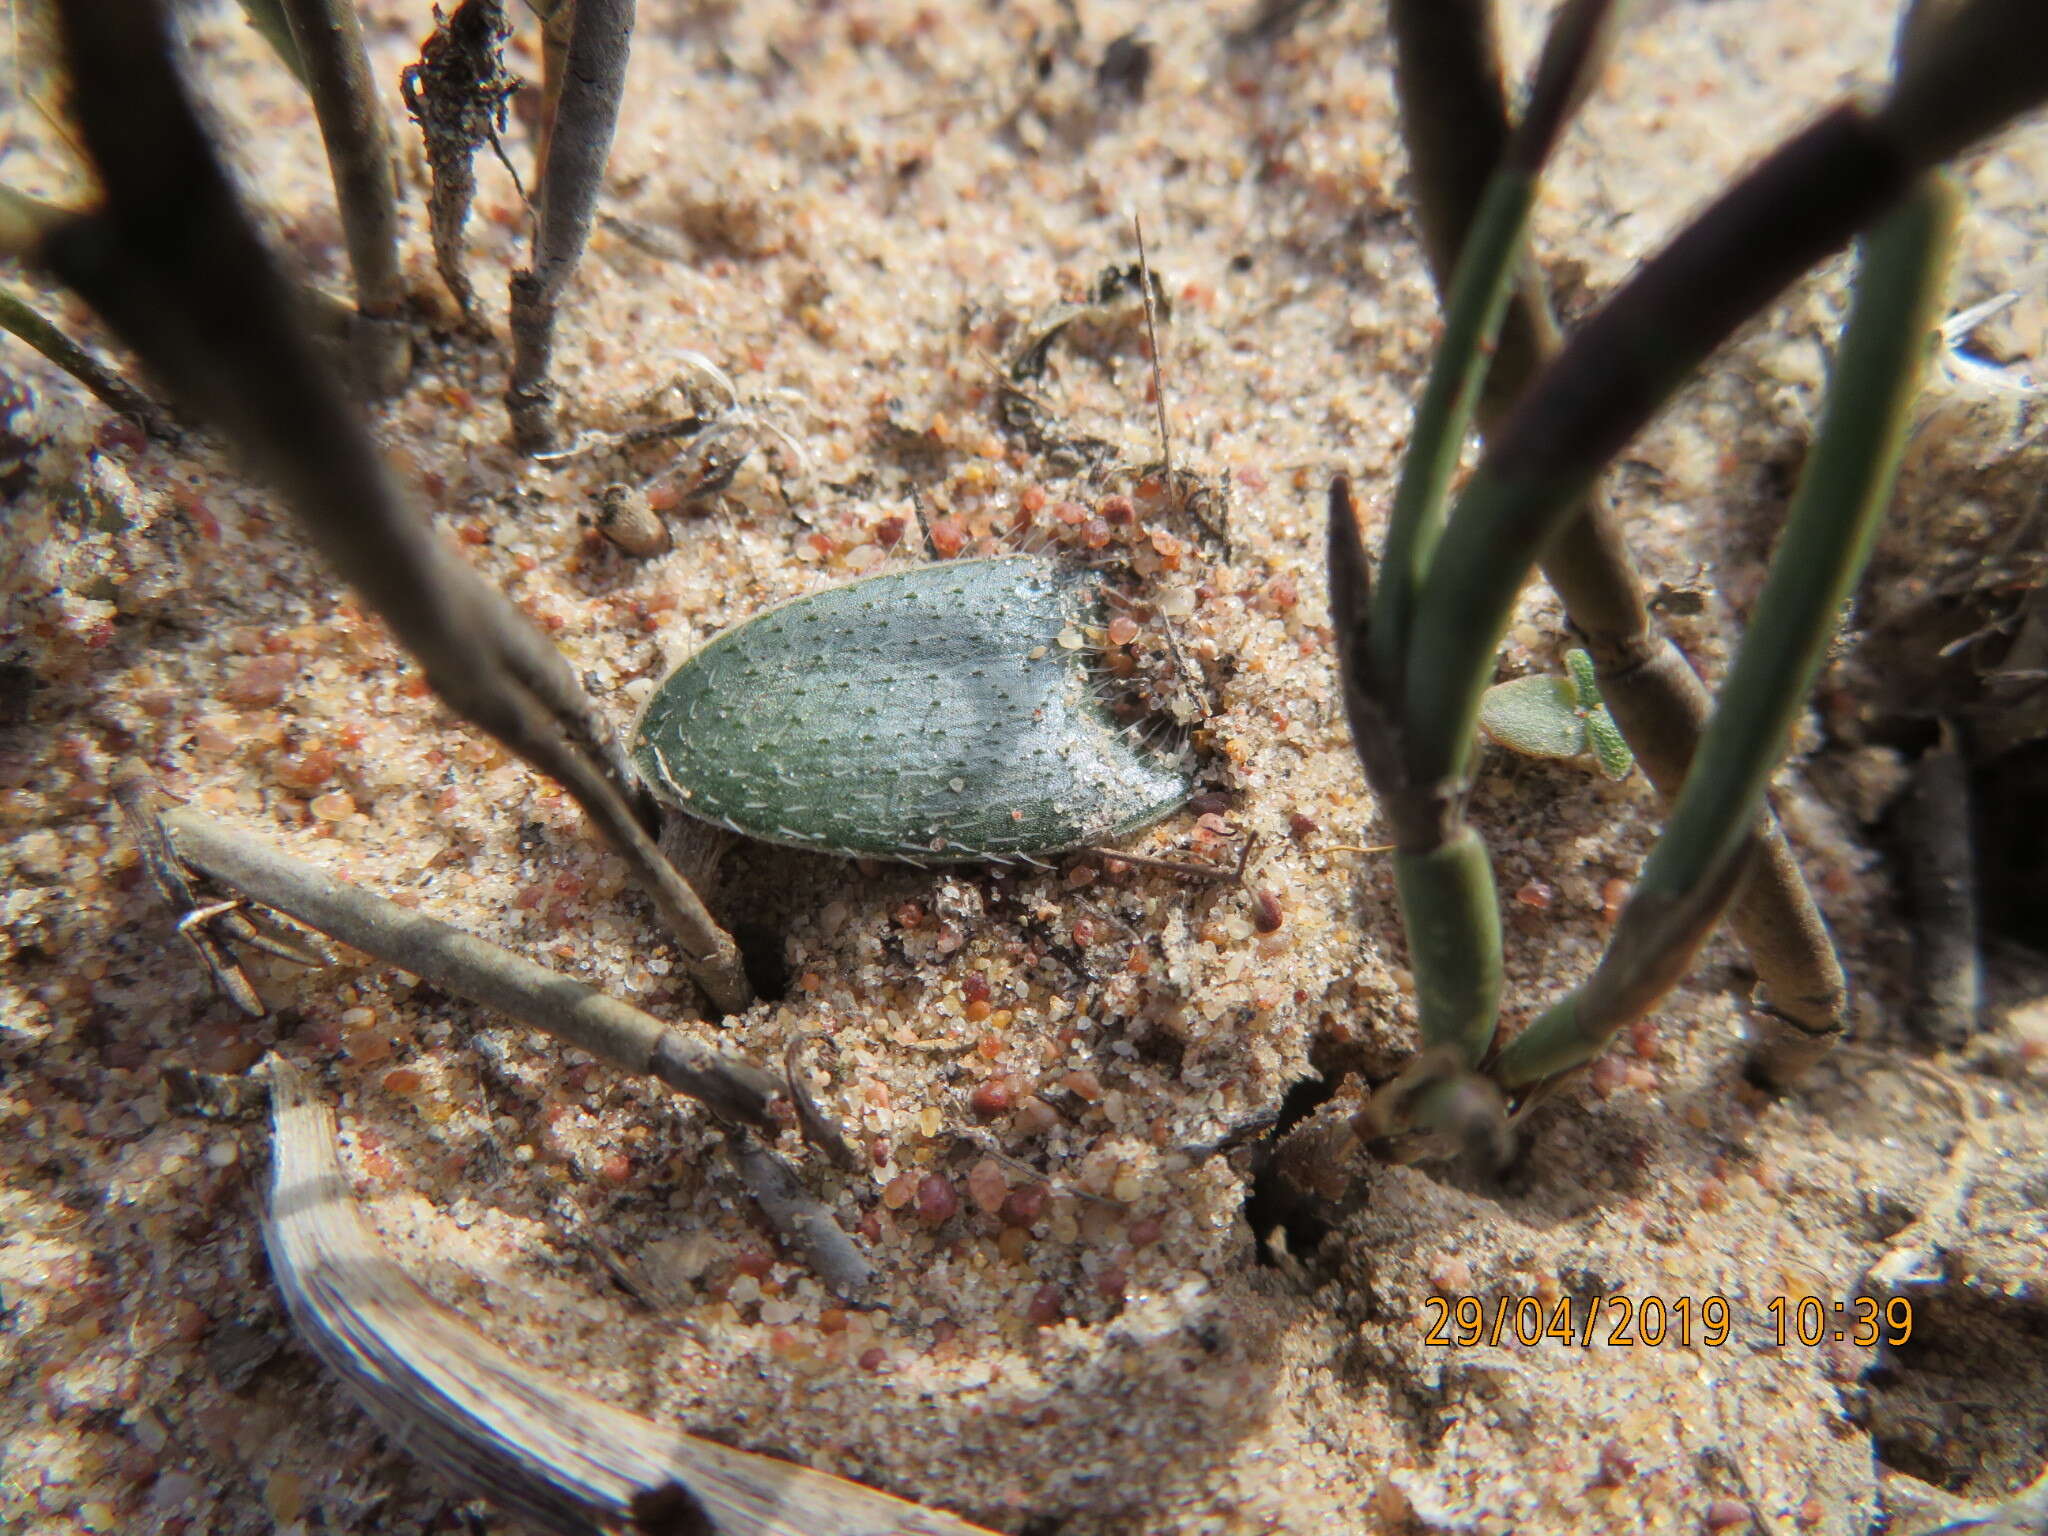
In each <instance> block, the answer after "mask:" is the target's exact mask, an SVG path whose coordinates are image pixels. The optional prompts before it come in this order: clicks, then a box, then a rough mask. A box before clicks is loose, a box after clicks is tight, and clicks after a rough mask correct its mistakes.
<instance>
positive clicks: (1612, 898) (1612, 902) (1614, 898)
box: [1600, 875, 1629, 923]
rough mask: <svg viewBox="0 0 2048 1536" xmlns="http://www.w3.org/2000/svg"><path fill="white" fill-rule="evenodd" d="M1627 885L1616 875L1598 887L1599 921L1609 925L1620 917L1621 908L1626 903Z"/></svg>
mask: <svg viewBox="0 0 2048 1536" xmlns="http://www.w3.org/2000/svg"><path fill="white" fill-rule="evenodd" d="M1628 892H1629V884H1628V882H1627V881H1626V880H1624V879H1622V878H1621V877H1620V876H1619V875H1616V876H1615V877H1614V878H1613V879H1611V880H1609V881H1608V882H1607V883H1606V884H1605V885H1603V886H1601V887H1600V921H1601V922H1603V923H1611V922H1613V921H1614V920H1615V919H1616V918H1618V917H1620V916H1621V909H1622V906H1623V905H1624V904H1625V903H1626V902H1627V901H1628Z"/></svg>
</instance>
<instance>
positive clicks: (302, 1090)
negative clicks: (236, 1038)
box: [263, 1056, 988, 1536]
mask: <svg viewBox="0 0 2048 1536" xmlns="http://www.w3.org/2000/svg"><path fill="white" fill-rule="evenodd" d="M267 1070H268V1072H269V1075H270V1081H271V1146H272V1154H271V1178H270V1198H269V1200H268V1202H267V1207H266V1210H265V1213H264V1222H263V1241H264V1246H265V1247H266V1248H267V1249H268V1251H269V1254H270V1266H271V1272H272V1274H274V1275H275V1276H276V1278H277V1285H278V1289H279V1291H281V1292H282V1293H283V1296H284V1301H285V1307H286V1310H287V1311H288V1312H289V1313H290V1315H291V1319H292V1323H293V1325H294V1327H296V1328H297V1330H298V1332H299V1336H300V1337H301V1338H302V1339H303V1340H304V1341H305V1343H306V1345H307V1347H308V1348H310V1349H311V1350H312V1351H313V1353H314V1354H316V1355H318V1356H319V1357H320V1359H321V1360H322V1361H323V1362H325V1364H326V1365H327V1366H328V1367H329V1368H330V1369H331V1370H333V1371H334V1372H335V1373H336V1374H337V1375H339V1376H340V1377H341V1378H342V1380H343V1381H345V1382H346V1383H347V1384H348V1386H349V1388H350V1390H351V1391H352V1392H353V1393H354V1394H355V1396H356V1398H357V1399H358V1400H359V1401H360V1402H361V1403H362V1404H363V1406H364V1407H365V1408H366V1409H367V1410H368V1411H369V1413H370V1415H371V1417H372V1418H374V1419H376V1420H377V1422H378V1423H379V1424H381V1425H382V1426H383V1427H384V1428H385V1429H386V1430H387V1431H388V1432H389V1433H390V1435H391V1437H392V1439H393V1441H394V1443H396V1444H398V1445H400V1446H403V1447H405V1448H407V1449H408V1450H410V1451H411V1452H412V1453H413V1454H415V1455H417V1456H418V1457H420V1458H421V1459H422V1460H424V1461H426V1462H428V1463H429V1464H430V1465H431V1466H433V1467H434V1468H435V1470H436V1471H438V1472H439V1473H440V1474H441V1475H442V1476H444V1477H445V1478H447V1479H448V1480H449V1481H450V1482H451V1483H452V1484H454V1485H455V1486H456V1487H458V1488H460V1489H461V1490H462V1491H463V1492H464V1493H465V1494H470V1495H480V1496H482V1497H484V1498H486V1499H488V1500H490V1501H491V1502H492V1503H493V1504H495V1505H496V1506H498V1507H499V1508H500V1509H503V1510H505V1511H507V1512H508V1513H510V1514H512V1515H513V1516H515V1517H516V1518H519V1519H522V1520H525V1521H527V1522H529V1523H530V1524H531V1526H532V1527H533V1528H534V1529H535V1530H539V1531H545V1532H549V1533H550V1536H598V1533H600V1532H624V1531H634V1532H638V1533H641V1536H701V1533H707V1532H718V1533H721V1536H876V1533H878V1532H883V1531H887V1532H892V1533H897V1536H988V1533H987V1532H985V1531H983V1530H982V1528H981V1527H979V1526H973V1525H969V1524H968V1523H967V1522H965V1521H963V1520H960V1519H958V1518H956V1517H954V1516H952V1515H948V1514H945V1513H943V1512H941V1511H938V1510H932V1509H925V1508H923V1507H921V1506H918V1505H915V1504H908V1503H905V1502H904V1501H903V1500H901V1499H896V1498H892V1497H890V1496H889V1495H888V1494H885V1493H879V1492H877V1491H876V1490H874V1489H872V1488H865V1487H862V1486H861V1485H860V1484H858V1483H851V1482H847V1481H845V1480H844V1479H842V1478H836V1477H832V1476H829V1475H827V1474H825V1473H822V1472H814V1471H812V1470H810V1469H809V1468H806V1467H801V1466H797V1465H795V1464H794V1463H792V1462H786V1461H777V1460H775V1459H773V1458H772V1457H768V1456H758V1455H754V1454H752V1453H750V1452H747V1451H736V1450H733V1449H731V1448H730V1447H728V1446H724V1445H719V1444H717V1443H715V1442H713V1441H710V1440H704V1439H699V1438H698V1437H696V1436H694V1435H686V1434H683V1433H681V1432H679V1431H677V1430H673V1429H668V1428H665V1427H664V1426H662V1425H659V1424H656V1423H654V1422H653V1421H651V1420H648V1419H644V1418H641V1417H640V1416H639V1415H638V1414H633V1413H628V1412H626V1411H625V1410H623V1409H620V1408H614V1407H613V1406H611V1405H610V1404H609V1403H606V1402H603V1401H601V1400H599V1399H598V1398H595V1397H592V1396H590V1395H589V1394H587V1393H584V1392H581V1391H579V1390H577V1389H576V1388H574V1387H572V1386H569V1385H566V1384H564V1383H562V1382H559V1381H556V1380H555V1379H553V1378H552V1377H550V1376H548V1375H546V1374H544V1373H542V1372H540V1371H537V1370H534V1369H533V1368H532V1367H530V1366H527V1365H525V1364H523V1363H522V1362H520V1361H519V1360H517V1359H515V1358H514V1357H513V1356H512V1355H510V1354H509V1353H507V1352H506V1351H505V1350H503V1349H501V1348H499V1347H498V1345H496V1344H494V1343H492V1342H491V1341H490V1340H489V1339H487V1338H485V1337H484V1336H483V1335H482V1334H481V1333H479V1332H477V1331H476V1330H475V1329H474V1328H472V1327H471V1326H470V1325H469V1323H468V1322H467V1321H466V1320H464V1319H463V1318H462V1317H460V1316H459V1315H457V1314H456V1313H455V1312H453V1311H451V1310H450V1309H448V1308H447V1307H444V1306H442V1305H441V1304H440V1303H439V1302H437V1301H435V1300H434V1299H433V1297H431V1296H429V1295H428V1294H427V1293H426V1292H425V1291H424V1290H422V1289H421V1288H420V1287H419V1286H418V1285H417V1284H416V1283H415V1282H414V1281H413V1280H412V1278H411V1277H410V1276H409V1275H407V1274H406V1273H405V1271H404V1270H403V1269H401V1268H400V1267H399V1266H398V1265H397V1264H396V1263H395V1262H394V1261H393V1260H392V1259H391V1257H390V1255H389V1254H388V1253H387V1252H386V1251H385V1249H384V1247H383V1245H382V1243H381V1242H380V1241H379V1240H378V1238H377V1236H376V1234H375V1233H374V1232H373V1231H372V1230H371V1229H370V1226H369V1224H368V1223H367V1222H365V1221H364V1220H363V1217H362V1214H361V1212H360V1211H359V1210H358V1209H357V1207H356V1203H355V1199H354V1197H353V1195H352V1194H351V1192H350V1190H349V1186H348V1181H347V1179H346V1177H345V1176H344V1175H343V1173H342V1170H341V1164H340V1162H339V1160H338V1159H337V1158H336V1156H335V1149H334V1142H335V1125H334V1116H333V1114H332V1113H331V1112H330V1111H329V1110H328V1109H327V1107H326V1106H325V1105H323V1104H320V1103H318V1102H317V1101H315V1099H314V1098H313V1096H312V1091H311V1089H310V1087H309V1085H308V1084H307V1082H306V1079H305V1076H304V1075H303V1074H302V1073H301V1072H300V1071H299V1070H298V1068H296V1067H294V1066H292V1065H291V1064H290V1063H289V1062H286V1061H285V1060H284V1059H283V1058H282V1057H279V1056H272V1057H270V1058H269V1060H268V1062H267Z"/></svg>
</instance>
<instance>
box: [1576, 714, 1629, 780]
mask: <svg viewBox="0 0 2048 1536" xmlns="http://www.w3.org/2000/svg"><path fill="white" fill-rule="evenodd" d="M1586 744H1587V745H1588V746H1590V747H1591V748H1592V749H1593V760H1594V761H1595V762H1597V763H1598V764H1599V765H1600V771H1601V772H1602V773H1604V774H1606V775H1607V777H1608V778H1610V779H1625V778H1627V777H1628V776H1629V774H1630V773H1631V772H1633V771H1634V769H1635V766H1636V755H1635V753H1633V752H1631V751H1629V749H1628V743H1627V742H1626V741H1625V740H1623V739H1622V734H1621V728H1620V727H1619V726H1617V725H1616V724H1615V723H1614V716H1612V715H1610V714H1609V713H1607V706H1606V705H1605V704H1602V705H1601V706H1600V707H1599V708H1598V709H1596V710H1594V711H1593V712H1592V713H1591V714H1589V715H1587V716H1586Z"/></svg>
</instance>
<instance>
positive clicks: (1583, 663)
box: [1564, 649, 1601, 710]
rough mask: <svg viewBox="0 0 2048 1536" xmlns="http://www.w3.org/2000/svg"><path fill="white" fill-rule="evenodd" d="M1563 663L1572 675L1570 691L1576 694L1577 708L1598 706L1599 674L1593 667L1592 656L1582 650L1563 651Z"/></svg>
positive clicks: (1594, 707) (1599, 700)
mask: <svg viewBox="0 0 2048 1536" xmlns="http://www.w3.org/2000/svg"><path fill="white" fill-rule="evenodd" d="M1564 665H1565V670H1566V671H1567V672H1569V673H1571V675H1572V692H1574V693H1575V694H1577V695H1578V698H1579V708H1581V709H1586V710H1592V709H1598V708H1600V707H1601V699H1600V674H1599V673H1598V672H1597V671H1595V670H1594V668H1593V658H1592V657H1591V656H1588V655H1587V654H1586V653H1585V652H1584V651H1581V650H1576V649H1574V650H1569V651H1566V652H1565V653H1564Z"/></svg>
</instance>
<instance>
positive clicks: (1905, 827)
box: [1899, 720, 1984, 1050]
mask: <svg viewBox="0 0 2048 1536" xmlns="http://www.w3.org/2000/svg"><path fill="white" fill-rule="evenodd" d="M1899 840H1900V843H1901V844H1902V846H1903V852H1904V854H1905V864H1906V883H1907V896H1908V905H1909V907H1910V908H1911V910H1912V913H1913V984H1914V993H1915V996H1914V1001H1913V1012H1912V1016H1911V1017H1912V1024H1913V1028H1914V1030H1915V1031H1916V1032H1917V1033H1918V1034H1919V1035H1920V1036H1921V1038H1922V1039H1924V1040H1927V1041H1929V1042H1930V1043H1932V1044H1934V1045H1937V1046H1940V1047H1942V1048H1944V1049H1947V1050H1955V1049H1957V1048H1959V1047H1961V1046H1964V1045H1967V1044H1968V1043H1969V1042H1970V1040H1971V1038H1972V1037H1973V1036H1974V1035H1975V1034H1976V1033H1977V1019H1978V1015H1979V1013H1980V1012H1981V1010H1982V1008H1983V1005H1984V966H1983V960H1982V958H1981V955H1980V952H1979V949H1978V927H1977V867H1976V865H1977V861H1976V856H1975V851H1974V849H1973V848H1972V846H1971V843H1972V834H1971V830H1970V778H1969V769H1968V767H1967V766H1966V765H1965V763H1964V762H1963V759H1962V755H1961V754H1960V753H1959V752H1958V750H1957V744H1956V733H1955V729H1954V727H1953V726H1951V725H1950V724H1949V723H1948V721H1946V720H1944V721H1942V722H1941V735H1940V738H1939V739H1938V740H1937V741H1936V742H1935V744H1934V745H1933V746H1931V747H1929V748H1928V749H1927V750H1926V751H1925V752H1923V753H1921V754H1920V760H1919V761H1918V762H1916V763H1915V764H1914V765H1913V783H1912V789H1911V791H1910V792H1909V793H1908V794H1907V796H1906V798H1905V800H1904V801H1903V803H1902V804H1901V805H1900V807H1899Z"/></svg>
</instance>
